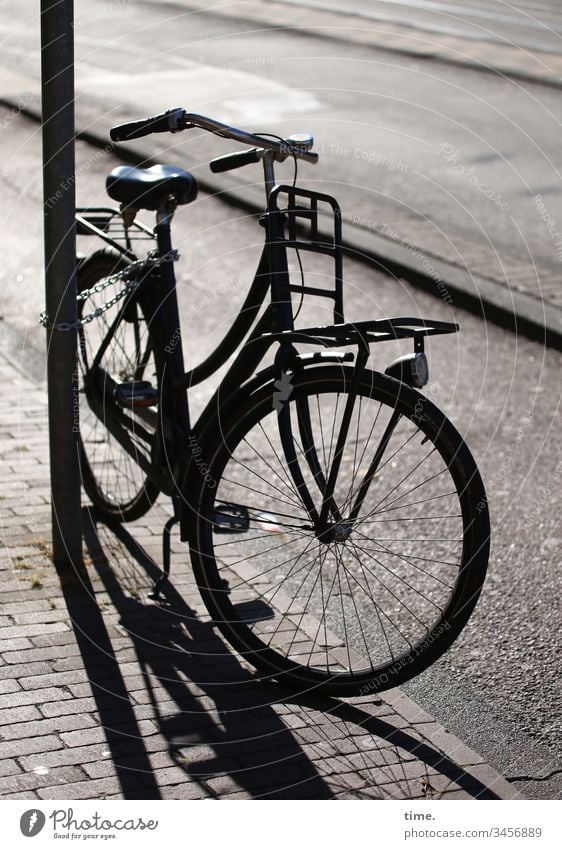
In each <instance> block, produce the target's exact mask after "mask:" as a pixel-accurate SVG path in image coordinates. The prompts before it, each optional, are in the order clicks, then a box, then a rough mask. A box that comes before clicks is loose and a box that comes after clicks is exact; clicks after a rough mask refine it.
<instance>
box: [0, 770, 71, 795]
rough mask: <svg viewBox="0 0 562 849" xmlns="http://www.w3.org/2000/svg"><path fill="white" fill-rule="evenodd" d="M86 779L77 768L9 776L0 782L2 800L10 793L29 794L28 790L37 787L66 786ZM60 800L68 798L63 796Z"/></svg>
mask: <svg viewBox="0 0 562 849" xmlns="http://www.w3.org/2000/svg"><path fill="white" fill-rule="evenodd" d="M85 778H86V776H85V774H84V772H83V771H82V770H81V769H80V768H79V767H74V766H73V767H68V766H67V767H59V768H58V769H53V770H49V772H47V773H39V774H38V773H35V772H26V773H23V774H21V775H10V776H9V777H8V778H6V779H5V780H3V781H2V793H1V796H2V797H3V798H9V797H8V796H7V795H6V794H8V793H10V794H13V793H17V792H20V793H24V792H25V793H26V797H25V798H27V794H28V793H29V791H30V790H35V789H36V788H39V787H47V786H49V785H52V784H54V785H61V786H63V787H64V786H66V785H68V784H69V783H71V782H75V781H82V780H84V779H85ZM60 798H61V799H64V798H68V797H65V796H64V795H62V796H60Z"/></svg>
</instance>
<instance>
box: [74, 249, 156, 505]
mask: <svg viewBox="0 0 562 849" xmlns="http://www.w3.org/2000/svg"><path fill="white" fill-rule="evenodd" d="M125 267H126V263H125V262H124V261H123V260H122V259H121V257H119V255H118V254H116V253H115V252H113V251H109V250H101V251H97V252H96V253H94V254H92V256H91V257H89V258H88V260H86V262H84V264H83V265H82V266H80V267H79V269H78V291H79V292H83V291H84V290H85V289H91V288H92V286H94V285H95V284H96V283H98V282H100V281H101V280H103V279H104V278H106V277H108V276H110V275H111V274H116V273H117V272H119V271H121V270H123V269H124V268H125ZM122 288H123V282H116V283H115V284H112V285H110V286H108V287H107V288H105V289H104V290H103V291H101V292H99V293H97V294H92V295H91V296H89V297H88V298H87V299H86V300H84V301H78V314H79V317H81V316H83V315H87V314H88V313H90V312H93V311H94V310H96V309H97V308H98V307H100V306H102V305H103V304H104V303H107V301H108V300H109V299H110V298H111V297H113V295H115V294H116V293H117V292H118V291H119V290H120V289H122ZM122 304H123V301H121V302H119V303H117V304H116V305H115V306H114V307H112V308H111V309H110V310H108V311H107V312H105V313H103V315H100V316H99V317H98V318H96V319H94V320H93V321H92V322H90V323H88V324H84V325H82V327H81V328H80V331H79V334H78V349H79V353H78V359H79V393H80V461H81V472H82V484H83V486H84V489H85V491H86V493H87V495H88V496H89V497H90V499H91V501H92V503H93V504H94V506H95V507H96V509H97V510H98V512H99V513H100V515H102V516H103V517H104V518H105V519H107V520H109V521H119V522H130V521H133V520H135V519H138V518H140V517H141V516H143V515H144V514H145V513H146V512H147V511H148V510H149V509H150V508H151V506H152V504H153V503H154V501H155V500H156V497H157V496H158V492H159V490H158V487H157V486H156V485H155V484H154V483H153V482H152V481H150V480H149V479H148V478H147V477H146V474H145V473H144V472H143V470H142V469H141V468H140V466H139V465H138V463H137V462H136V461H135V457H133V456H131V454H130V453H129V452H128V451H126V450H125V448H123V446H122V445H121V444H120V443H119V441H118V440H117V439H116V438H115V437H114V436H113V435H112V434H111V433H110V431H109V430H108V428H107V425H106V423H105V422H104V411H103V410H102V411H101V413H100V412H99V410H98V411H97V412H95V411H94V409H93V407H92V405H90V403H89V402H88V397H87V392H86V388H85V385H86V379H87V376H88V374H89V372H90V370H91V369H92V365H93V362H94V358H95V357H96V354H97V352H98V351H99V350H100V346H102V345H103V344H106V342H107V347H106V349H105V351H104V353H103V356H102V357H101V360H100V362H99V366H100V367H101V369H103V371H104V373H105V374H106V375H107V376H108V377H109V378H110V379H112V380H114V381H115V382H116V383H119V384H120V383H125V382H128V381H133V380H147V381H149V382H150V383H152V384H155V385H157V384H158V374H157V367H156V363H155V360H154V353H153V346H152V342H151V333H150V327H149V325H148V324H147V322H146V318H145V313H144V311H143V305H142V300H141V299H140V298H139V297H137V296H136V295H132V296H129V298H128V300H127V311H126V319H123V320H122V321H120V322H119V323H118V324H117V326H116V327H113V328H112V324H113V323H114V320H115V318H116V316H117V314H118V309H119V308H120V307H121V306H122ZM127 415H128V416H129V418H130V421H131V422H132V425H133V428H132V430H131V431H130V433H131V436H132V437H133V438H135V436H136V434H135V427H134V426H135V423H138V425H139V433H140V432H143V433H144V432H146V431H147V425H146V421H145V420H141V419H140V418H139V417H138V416H137V415H136V414H135V412H134V411H133V410H131V411H127ZM141 428H142V431H141ZM138 450H139V452H141V451H144V452H146V451H147V450H148V449H147V446H146V444H143V443H142V441H141V440H140V439H139V440H138Z"/></svg>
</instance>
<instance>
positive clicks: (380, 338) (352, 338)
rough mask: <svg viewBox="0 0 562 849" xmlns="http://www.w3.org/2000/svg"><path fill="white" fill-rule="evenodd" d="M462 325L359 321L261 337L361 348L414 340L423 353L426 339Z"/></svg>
mask: <svg viewBox="0 0 562 849" xmlns="http://www.w3.org/2000/svg"><path fill="white" fill-rule="evenodd" d="M458 330H459V325H458V324H452V323H451V322H448V321H431V320H430V319H425V318H407V317H406V318H386V319H380V320H377V321H357V322H355V323H353V322H347V323H346V324H331V325H329V326H327V327H305V328H302V329H300V330H281V331H278V332H276V333H264V334H263V335H262V336H261V337H260V338H261V339H263V340H264V341H265V340H269V341H272V342H301V343H303V344H309V345H310V344H319V345H325V346H326V347H327V348H332V347H334V348H335V347H339V346H341V345H357V344H361V343H364V342H367V343H371V342H387V341H390V340H396V339H414V341H415V343H416V348H418V347H419V349H420V350H423V338H424V337H425V336H437V335H438V334H441V333H456V332H457V331H458Z"/></svg>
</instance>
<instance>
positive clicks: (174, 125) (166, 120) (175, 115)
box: [109, 109, 185, 141]
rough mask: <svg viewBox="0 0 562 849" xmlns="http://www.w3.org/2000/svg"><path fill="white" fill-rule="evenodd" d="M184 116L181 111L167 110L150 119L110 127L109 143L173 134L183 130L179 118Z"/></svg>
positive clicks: (183, 112)
mask: <svg viewBox="0 0 562 849" xmlns="http://www.w3.org/2000/svg"><path fill="white" fill-rule="evenodd" d="M184 114H185V111H184V110H183V109H168V111H167V112H163V113H162V114H160V115H154V116H153V117H152V118H142V119H141V120H140V121H128V122H127V123H126V124H119V125H118V126H117V127H112V128H111V130H110V131H109V136H110V138H111V141H130V140H131V139H140V138H142V137H143V136H149V135H150V134H151V133H173V132H175V131H176V130H179V129H183V127H182V126H181V118H182V117H183V115H184Z"/></svg>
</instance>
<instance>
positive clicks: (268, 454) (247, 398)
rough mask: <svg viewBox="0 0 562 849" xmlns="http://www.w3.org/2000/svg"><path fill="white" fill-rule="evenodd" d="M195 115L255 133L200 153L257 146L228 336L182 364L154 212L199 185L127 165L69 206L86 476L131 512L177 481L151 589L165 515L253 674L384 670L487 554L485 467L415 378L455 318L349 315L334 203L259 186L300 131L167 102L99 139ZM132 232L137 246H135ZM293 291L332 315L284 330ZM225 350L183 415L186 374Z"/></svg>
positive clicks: (99, 500)
mask: <svg viewBox="0 0 562 849" xmlns="http://www.w3.org/2000/svg"><path fill="white" fill-rule="evenodd" d="M190 127H199V128H203V129H205V130H208V131H210V132H212V133H215V134H217V135H219V136H222V137H224V138H229V139H233V140H235V141H238V142H242V143H243V144H246V145H251V147H250V149H246V150H244V151H242V152H236V153H232V154H229V155H226V156H222V157H220V158H219V159H215V160H213V161H212V162H211V169H212V170H213V171H214V172H219V171H227V170H229V169H232V168H239V167H241V166H243V165H247V164H250V163H256V162H260V161H261V162H262V164H263V169H264V178H265V187H266V195H267V206H266V208H265V210H264V213H263V215H261V216H260V218H259V224H260V225H261V226H262V227H263V228H264V233H265V244H264V248H263V253H262V255H261V259H260V261H259V265H258V269H257V272H256V275H255V278H254V280H253V283H252V285H251V287H250V291H249V293H248V295H247V297H246V299H245V302H244V304H243V306H242V308H241V310H240V313H239V315H238V316H237V318H236V319H235V320H234V322H233V323H232V326H231V328H230V329H229V331H228V332H227V333H226V335H225V337H224V339H223V340H222V342H221V343H220V344H219V345H218V347H217V348H216V350H215V351H214V352H213V353H212V354H211V356H209V357H208V358H207V359H206V360H205V361H204V362H202V363H201V364H199V365H197V366H196V367H195V368H193V369H192V370H191V371H187V372H186V370H185V367H184V358H183V353H182V338H181V331H180V329H179V328H180V321H179V315H178V304H177V299H176V289H175V276H174V261H175V260H176V259H177V255H176V253H175V251H174V249H173V247H172V242H171V236H170V223H171V220H172V216H173V214H174V212H175V210H176V208H177V206H179V205H182V204H186V203H190V202H191V201H193V200H194V199H195V197H196V194H197V184H196V181H195V179H194V177H193V176H192V175H191V174H189V173H188V172H186V171H181V170H178V169H176V168H172V167H170V166H163V165H158V166H153V167H150V168H133V167H128V166H121V167H119V168H116V169H114V170H113V171H112V172H111V174H110V175H109V177H108V179H107V191H108V194H109V196H110V197H111V198H112V199H113V200H115V201H118V202H119V203H120V209H119V210H117V209H110V208H96V209H80V210H78V211H77V222H78V232H79V233H81V234H87V235H96V236H98V237H99V238H101V239H102V240H103V241H104V242H105V243H106V244H107V245H108V246H109V249H108V248H104V249H103V250H99V251H96V252H95V253H93V254H92V255H91V256H89V258H87V259H82V260H80V261H79V267H78V278H79V295H78V298H79V320H80V328H79V360H80V366H81V369H80V370H81V387H80V392H81V395H80V416H81V464H82V478H83V485H84V488H85V490H86V492H87V494H88V496H89V497H90V499H91V500H92V502H93V504H94V506H95V508H96V509H97V511H98V513H99V514H100V515H101V516H102V517H103V518H104V519H106V520H107V521H114V522H115V521H119V522H121V521H131V520H134V519H138V518H139V517H140V516H142V515H143V514H144V513H146V511H148V510H149V509H150V507H151V505H152V504H153V503H154V500H155V499H156V497H157V496H158V494H159V493H161V492H162V493H164V494H165V495H166V496H169V497H170V498H171V499H172V503H173V507H174V515H173V517H172V519H171V520H170V521H169V522H168V523H167V524H166V526H165V529H164V535H163V539H164V564H163V573H162V577H161V579H160V580H159V581H158V583H157V585H156V586H155V587H154V588H153V592H152V596H153V597H155V598H158V596H159V594H160V593H161V592H162V591H163V589H165V581H166V580H167V579H168V575H169V571H170V551H169V540H170V532H171V528H172V526H173V524H174V522H179V525H180V532H181V538H182V539H183V540H186V541H188V542H189V546H190V552H191V560H192V565H193V571H194V574H195V578H196V582H197V585H198V587H199V589H200V592H201V595H202V597H203V600H204V602H205V605H206V606H207V608H208V610H209V612H210V614H211V616H212V618H213V620H214V622H215V623H216V625H217V627H218V628H219V629H220V630H221V632H222V633H223V635H224V636H225V637H226V639H227V640H228V641H229V642H230V643H231V644H232V646H234V647H235V648H236V649H237V650H238V651H239V652H240V653H241V654H242V655H243V657H244V658H246V659H247V660H248V661H249V662H251V663H252V664H253V665H254V666H255V667H257V668H258V669H259V670H260V671H262V672H264V673H266V674H268V675H270V676H271V677H272V678H274V679H276V680H279V681H283V682H286V683H290V684H291V685H296V686H298V687H300V688H301V689H302V688H303V687H313V688H317V689H318V690H321V691H323V692H328V693H333V694H338V695H352V694H356V693H359V692H364V693H366V692H376V691H379V690H383V689H386V688H388V687H392V686H395V685H398V684H400V683H402V682H404V681H406V680H407V679H409V678H411V677H413V676H414V675H417V674H418V673H420V672H421V671H422V670H423V669H425V668H426V667H428V666H429V665H430V664H431V663H433V662H434V661H435V660H436V659H437V658H438V657H440V655H441V654H442V653H443V652H444V651H445V650H446V649H447V648H449V646H450V645H451V644H452V642H453V641H454V639H455V638H456V637H457V635H458V634H459V633H460V631H461V630H462V628H463V627H464V625H465V624H466V622H467V620H468V618H469V616H470V614H471V612H472V610H473V608H474V606H475V604H476V601H477V599H478V596H479V594H480V591H481V588H482V584H483V581H484V576H485V572H486V567H487V561H488V552H489V537H490V528H489V517H488V509H487V501H486V496H485V492H484V488H483V484H482V481H481V478H480V474H479V472H478V469H477V467H476V464H475V462H474V460H473V458H472V456H471V454H470V452H469V450H468V448H467V446H466V444H465V443H464V441H463V439H462V437H461V436H460V435H459V434H458V432H457V431H456V430H455V428H454V427H453V425H452V424H451V423H450V421H449V420H448V419H447V417H446V416H445V415H444V413H442V412H441V411H440V410H439V409H437V407H436V406H435V405H434V404H433V403H432V402H431V401H430V400H429V399H428V398H426V397H424V395H422V394H421V393H420V392H419V391H417V390H418V389H420V388H421V387H422V386H423V385H424V384H425V383H426V382H427V380H428V364H427V359H426V356H425V354H424V340H425V337H426V336H430V335H434V334H442V333H453V332H455V331H457V330H458V326H457V325H456V324H450V323H445V322H439V321H429V320H424V319H420V318H407V317H406V318H393V319H384V320H373V321H360V322H357V323H346V322H345V321H344V313H343V293H342V245H341V214H340V208H339V206H338V204H337V202H336V201H335V200H334V198H333V197H331V196H329V195H326V194H322V193H319V192H315V191H310V190H307V189H303V188H299V187H298V186H297V185H296V184H293V185H277V184H276V183H275V177H274V164H275V162H278V161H283V160H285V159H287V158H288V157H292V158H293V159H294V161H295V168H296V163H297V161H299V160H300V161H303V162H310V163H312V162H315V161H317V158H318V157H317V155H316V154H314V153H313V152H312V150H311V147H312V138H311V137H310V136H306V135H296V136H292V137H290V138H288V139H282V138H277V137H273V136H268V135H265V134H264V135H255V134H252V133H247V132H244V131H242V130H238V129H235V128H232V127H228V126H227V125H225V124H222V123H220V122H218V121H214V120H211V119H210V118H206V117H203V116H200V115H194V114H189V113H187V112H185V111H184V110H183V109H173V110H169V111H168V112H166V113H164V114H162V115H159V116H156V117H155V118H149V119H146V120H143V121H137V122H134V123H128V124H123V125H121V126H119V127H115V128H114V129H113V130H112V132H111V137H112V139H113V140H114V141H128V140H131V139H134V138H138V137H140V136H144V135H147V134H149V133H154V132H178V131H181V130H185V129H187V128H190ZM141 209H143V210H154V211H155V212H156V226H155V229H154V231H152V230H151V229H150V228H147V227H146V226H145V225H143V224H141V223H140V222H138V221H137V220H136V213H137V212H138V210H141ZM323 222H324V223H323ZM326 222H328V223H327V224H326ZM138 240H147V241H148V243H149V250H148V252H147V255H146V257H144V258H143V259H139V258H138V256H137V253H136V250H135V248H136V242H137V241H138ZM303 251H308V252H313V253H318V254H322V255H324V256H327V257H328V258H329V259H330V260H333V264H334V274H333V279H332V278H331V279H330V283H329V285H325V284H324V283H323V284H322V285H320V286H319V285H312V284H311V283H309V282H307V280H306V279H305V276H304V275H303V274H301V272H302V264H301V263H300V256H301V252H303ZM291 252H292V253H291ZM295 257H297V258H298V259H299V262H298V263H297V266H296V267H297V269H299V268H300V271H298V270H297V274H296V275H295V262H294V261H293V260H294V258H295ZM308 298H328V299H331V302H332V304H333V315H334V323H333V324H332V325H330V326H318V327H306V328H300V327H297V322H296V321H295V317H296V314H297V313H298V310H299V309H300V305H301V303H302V300H303V299H308ZM396 339H410V340H412V342H413V351H412V353H410V354H406V355H404V356H402V357H400V358H399V359H398V360H396V361H394V362H393V363H392V364H391V365H390V366H389V367H388V368H387V369H386V372H385V374H381V373H378V372H375V371H372V370H370V369H368V368H367V360H368V357H369V350H370V346H371V345H372V344H374V343H380V342H384V341H386V340H396ZM237 351H238V354H237V356H236V358H235V360H234V362H233V364H232V365H231V367H230V368H229V369H228V371H227V373H226V376H225V377H224V378H223V380H222V381H221V382H220V386H219V388H218V389H217V390H216V392H215V393H214V395H213V397H212V398H211V400H210V401H209V403H208V404H207V406H206V408H205V409H204V411H203V413H202V414H201V416H200V417H199V419H198V420H197V422H193V421H191V419H190V414H189V407H188V397H187V396H188V391H187V390H188V389H189V388H190V387H192V386H194V385H196V384H198V383H200V382H201V381H203V380H205V379H206V378H208V377H209V376H210V375H212V374H213V373H214V372H216V371H217V370H218V369H219V368H220V367H221V366H222V365H224V364H225V363H226V361H227V360H228V359H229V358H230V357H231V355H233V354H234V353H235V352H237Z"/></svg>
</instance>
